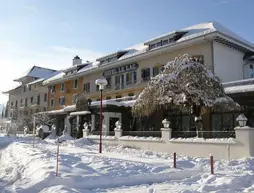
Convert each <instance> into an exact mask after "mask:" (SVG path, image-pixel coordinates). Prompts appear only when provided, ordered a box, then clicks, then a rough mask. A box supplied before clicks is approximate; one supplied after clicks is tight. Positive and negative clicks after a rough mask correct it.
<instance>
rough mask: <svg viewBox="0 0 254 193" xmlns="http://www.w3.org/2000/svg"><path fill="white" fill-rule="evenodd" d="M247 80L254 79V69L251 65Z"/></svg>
mask: <svg viewBox="0 0 254 193" xmlns="http://www.w3.org/2000/svg"><path fill="white" fill-rule="evenodd" d="M248 78H254V68H253V65H252V64H250V65H249V69H248Z"/></svg>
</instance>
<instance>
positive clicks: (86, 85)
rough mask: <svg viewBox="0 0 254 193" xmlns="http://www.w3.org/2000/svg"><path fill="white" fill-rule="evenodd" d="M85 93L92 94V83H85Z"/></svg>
mask: <svg viewBox="0 0 254 193" xmlns="http://www.w3.org/2000/svg"><path fill="white" fill-rule="evenodd" d="M83 91H84V92H90V82H88V83H85V84H84V85H83Z"/></svg>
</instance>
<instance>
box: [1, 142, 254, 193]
mask: <svg viewBox="0 0 254 193" xmlns="http://www.w3.org/2000/svg"><path fill="white" fill-rule="evenodd" d="M0 141H1V138H0ZM97 152H98V145H97V144H93V143H90V142H89V141H87V140H85V139H81V140H76V141H68V142H65V143H63V144H61V146H60V168H59V169H60V170H59V177H55V165H56V155H55V153H56V144H55V142H54V140H47V141H40V140H38V141H36V144H35V147H34V148H33V146H32V140H31V139H29V138H21V139H17V140H16V141H14V142H13V143H11V144H10V145H9V146H8V147H7V148H5V149H4V150H2V157H1V159H0V192H1V193H2V192H3V193H4V192H5V193H9V192H17V193H21V192H26V193H29V192H31V193H34V192H41V193H52V192H58V193H66V192H81V193H82V192H85V193H90V192H113V193H118V192H119V193H120V192H121V193H122V192H129V193H134V192H135V193H136V192H137V193H138V192H144V193H150V192H152V193H155V192H162V193H163V192H185V193H187V192H211V191H213V192H223V193H224V192H244V191H245V192H252V191H254V185H253V184H254V177H253V171H254V159H242V160H234V161H231V162H230V163H228V162H227V161H216V162H215V172H216V175H210V174H209V166H208V160H207V159H202V158H189V157H185V156H178V162H177V166H178V169H173V168H171V166H172V155H170V154H166V153H153V152H149V151H142V150H139V149H134V148H128V147H122V146H112V145H111V146H103V154H98V153H97Z"/></svg>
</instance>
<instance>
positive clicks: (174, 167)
mask: <svg viewBox="0 0 254 193" xmlns="http://www.w3.org/2000/svg"><path fill="white" fill-rule="evenodd" d="M174 168H176V152H174Z"/></svg>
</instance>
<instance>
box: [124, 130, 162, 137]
mask: <svg viewBox="0 0 254 193" xmlns="http://www.w3.org/2000/svg"><path fill="white" fill-rule="evenodd" d="M123 136H133V137H159V138H161V131H123Z"/></svg>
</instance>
